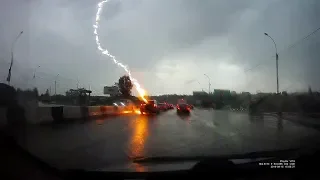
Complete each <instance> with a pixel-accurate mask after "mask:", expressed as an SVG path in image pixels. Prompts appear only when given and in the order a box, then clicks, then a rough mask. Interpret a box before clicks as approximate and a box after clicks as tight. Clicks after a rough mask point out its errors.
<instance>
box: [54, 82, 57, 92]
mask: <svg viewBox="0 0 320 180" xmlns="http://www.w3.org/2000/svg"><path fill="white" fill-rule="evenodd" d="M56 94H57V81H56V80H55V81H54V95H56Z"/></svg>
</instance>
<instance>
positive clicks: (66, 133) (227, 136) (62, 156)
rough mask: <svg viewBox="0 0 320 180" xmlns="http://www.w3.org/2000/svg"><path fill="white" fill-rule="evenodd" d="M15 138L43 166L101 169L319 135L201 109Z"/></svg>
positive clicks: (269, 146)
mask: <svg viewBox="0 0 320 180" xmlns="http://www.w3.org/2000/svg"><path fill="white" fill-rule="evenodd" d="M24 134H25V136H22V135H18V136H17V138H18V139H19V142H20V144H21V145H22V146H24V147H25V148H26V149H28V150H29V151H30V152H31V153H32V154H34V155H36V156H38V157H40V158H41V159H43V160H44V161H45V162H47V163H49V164H51V165H53V166H55V167H58V168H61V169H74V168H80V169H83V168H90V169H91V168H93V169H94V168H102V167H106V166H108V165H112V164H114V163H121V162H127V161H128V160H129V159H130V158H132V157H150V156H195V155H197V156H199V155H221V154H234V153H237V154H238V153H245V152H253V151H262V150H275V149H286V148H292V147H298V146H301V145H303V143H312V141H319V140H317V139H320V138H319V137H320V132H319V131H317V130H314V129H311V128H307V127H304V126H301V125H299V124H295V123H292V122H290V121H286V120H279V119H277V118H275V117H272V116H264V117H262V118H257V117H256V118H250V117H249V116H248V115H247V114H245V113H237V112H227V111H215V110H199V109H195V110H193V112H192V113H191V115H190V116H182V117H181V116H178V115H177V114H176V111H175V110H170V111H168V112H164V113H162V114H160V115H158V116H145V115H125V116H119V117H113V118H105V119H97V120H91V121H88V122H85V123H83V122H76V123H70V124H59V125H50V126H49V125H46V126H43V125H42V126H30V127H28V128H27V129H26V131H25V133H24Z"/></svg>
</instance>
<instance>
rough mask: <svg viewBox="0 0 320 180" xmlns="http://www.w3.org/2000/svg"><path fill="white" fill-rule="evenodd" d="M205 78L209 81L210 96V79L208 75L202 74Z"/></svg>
mask: <svg viewBox="0 0 320 180" xmlns="http://www.w3.org/2000/svg"><path fill="white" fill-rule="evenodd" d="M204 75H205V76H206V77H207V78H208V81H209V94H210V86H211V83H210V78H209V76H208V75H206V74H204Z"/></svg>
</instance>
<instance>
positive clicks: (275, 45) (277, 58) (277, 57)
mask: <svg viewBox="0 0 320 180" xmlns="http://www.w3.org/2000/svg"><path fill="white" fill-rule="evenodd" d="M264 35H266V36H268V37H269V38H270V39H271V40H272V42H273V44H274V47H275V49H276V71H277V94H279V68H278V60H279V55H278V49H277V44H276V42H275V41H274V39H273V38H272V37H271V36H269V34H268V33H264Z"/></svg>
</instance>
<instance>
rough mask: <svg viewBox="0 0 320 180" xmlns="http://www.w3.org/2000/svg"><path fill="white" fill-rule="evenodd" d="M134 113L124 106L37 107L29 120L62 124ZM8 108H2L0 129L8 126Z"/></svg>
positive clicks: (37, 122) (31, 122) (30, 121)
mask: <svg viewBox="0 0 320 180" xmlns="http://www.w3.org/2000/svg"><path fill="white" fill-rule="evenodd" d="M131 113H134V111H129V110H128V108H127V107H123V106H54V107H37V108H36V116H35V118H33V119H30V120H27V123H29V124H44V123H52V122H54V123H60V122H67V121H69V120H87V119H89V118H92V117H98V116H108V115H121V114H131ZM7 124H8V121H7V108H0V127H2V126H6V125H7Z"/></svg>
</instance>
